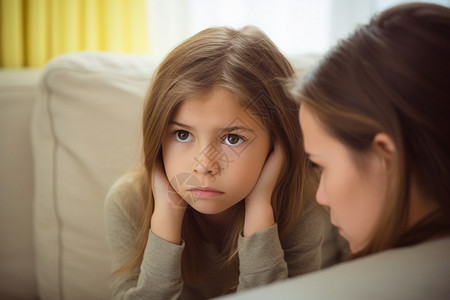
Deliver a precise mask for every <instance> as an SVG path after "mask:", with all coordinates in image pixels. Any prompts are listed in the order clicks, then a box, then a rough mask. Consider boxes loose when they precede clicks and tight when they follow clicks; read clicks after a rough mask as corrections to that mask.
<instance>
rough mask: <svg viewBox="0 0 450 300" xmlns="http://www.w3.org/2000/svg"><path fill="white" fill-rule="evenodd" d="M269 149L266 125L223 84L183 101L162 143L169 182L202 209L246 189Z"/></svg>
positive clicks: (224, 205) (227, 202)
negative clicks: (223, 86)
mask: <svg viewBox="0 0 450 300" xmlns="http://www.w3.org/2000/svg"><path fill="white" fill-rule="evenodd" d="M269 148H270V138H269V133H268V131H267V129H266V128H265V127H264V126H263V125H262V124H261V122H260V121H259V120H258V119H257V117H255V115H252V113H251V112H250V111H249V110H248V109H247V110H246V109H245V108H244V107H242V105H241V104H240V103H239V102H238V100H237V99H236V98H235V97H233V95H232V94H231V93H230V92H228V91H227V90H226V89H224V88H221V87H214V88H213V89H212V90H211V91H209V92H207V93H204V94H200V95H199V96H196V97H192V98H188V99H186V100H185V101H183V102H182V103H181V104H180V106H179V107H178V109H177V111H176V113H175V115H174V117H173V118H172V119H171V121H170V123H169V126H168V129H167V132H166V134H165V137H164V138H163V143H162V153H163V162H164V167H165V170H166V175H167V178H168V179H169V182H170V184H171V185H172V187H173V188H174V190H175V191H176V192H177V193H178V194H179V195H180V196H181V197H182V198H183V199H184V200H185V201H186V202H188V203H189V204H190V205H191V206H192V207H193V208H194V209H195V210H197V211H199V212H201V213H205V214H218V213H221V212H223V211H225V210H227V209H228V208H230V207H231V206H233V205H235V204H236V203H238V202H239V201H241V200H242V199H244V198H245V197H246V196H247V195H248V194H249V193H250V191H251V190H252V189H253V187H254V185H255V184H256V182H257V180H258V177H259V174H260V172H261V170H262V167H263V165H264V162H265V160H266V158H267V155H268V153H269Z"/></svg>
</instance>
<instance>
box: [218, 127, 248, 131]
mask: <svg viewBox="0 0 450 300" xmlns="http://www.w3.org/2000/svg"><path fill="white" fill-rule="evenodd" d="M222 131H223V132H233V131H252V132H253V129H250V128H247V127H243V126H232V127H226V128H224V129H223V130H222Z"/></svg>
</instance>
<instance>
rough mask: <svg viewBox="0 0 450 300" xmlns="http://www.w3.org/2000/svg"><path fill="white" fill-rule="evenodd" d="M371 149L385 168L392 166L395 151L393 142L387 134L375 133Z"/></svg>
mask: <svg viewBox="0 0 450 300" xmlns="http://www.w3.org/2000/svg"><path fill="white" fill-rule="evenodd" d="M373 149H374V151H375V152H376V153H377V154H378V155H379V156H380V158H381V159H382V160H383V161H384V163H385V164H386V167H388V168H389V167H391V166H392V160H393V158H394V156H395V152H396V149H395V143H394V140H392V138H391V137H390V136H389V135H388V134H386V133H384V132H380V133H377V134H376V135H375V137H374V138H373Z"/></svg>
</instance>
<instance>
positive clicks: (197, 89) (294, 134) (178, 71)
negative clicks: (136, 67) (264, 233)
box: [119, 27, 314, 292]
mask: <svg viewBox="0 0 450 300" xmlns="http://www.w3.org/2000/svg"><path fill="white" fill-rule="evenodd" d="M293 73H294V71H293V68H292V66H291V65H290V63H289V62H288V60H287V59H286V58H285V57H284V56H283V55H282V54H281V53H280V51H279V50H278V49H277V48H276V46H275V45H274V44H273V43H272V42H271V41H270V39H269V38H268V37H267V36H266V35H265V34H264V33H262V32H261V31H260V30H259V29H257V28H255V27H245V28H243V29H241V30H234V29H231V28H225V27H219V28H210V29H206V30H204V31H201V32H200V33H198V34H196V35H194V36H192V37H191V38H189V39H187V40H186V41H185V42H183V43H182V44H180V45H179V46H178V47H176V48H175V49H174V50H173V51H172V52H171V53H170V54H169V55H168V56H167V57H166V58H165V60H164V61H163V62H162V63H161V65H160V66H159V68H158V70H157V71H156V73H155V75H154V78H153V80H152V82H151V86H150V89H149V92H148V95H147V100H146V104H145V107H144V113H143V120H142V126H143V157H144V163H143V166H144V168H142V177H143V178H144V179H143V180H142V189H143V193H142V194H143V195H146V196H145V197H146V198H145V201H146V203H145V206H146V209H145V215H144V216H143V218H142V223H141V228H140V230H139V234H138V236H137V239H136V243H135V245H134V246H133V253H132V255H130V259H129V260H128V261H127V262H126V263H125V264H124V265H123V267H122V268H121V269H120V270H119V273H120V272H127V271H130V270H132V269H133V268H135V267H136V266H139V265H140V263H141V262H142V258H143V253H144V250H145V246H146V242H147V239H148V233H149V228H150V220H151V215H152V211H153V198H152V193H151V188H150V187H151V186H152V185H151V176H149V175H148V174H151V171H152V167H153V165H154V162H155V160H156V159H157V158H158V157H159V155H160V152H161V143H162V138H163V134H165V132H166V129H167V127H168V123H169V122H170V120H171V118H172V116H173V114H174V112H175V111H176V109H177V107H178V105H179V104H180V103H181V102H182V101H183V100H185V99H187V98H189V97H191V96H193V95H196V94H198V93H201V92H204V91H207V90H210V89H211V88H212V87H214V86H221V87H224V88H226V89H227V90H228V91H230V92H231V93H232V94H234V95H235V96H236V97H237V98H238V99H239V100H240V101H241V103H242V105H243V107H244V108H245V109H247V110H248V112H249V113H251V114H252V116H255V117H257V118H259V119H260V120H261V121H262V122H263V124H264V125H265V129H266V130H268V131H269V136H270V137H271V138H272V139H273V138H275V137H276V138H277V140H278V141H279V142H280V143H281V145H282V148H283V151H284V157H285V161H284V166H283V168H282V174H281V175H280V176H279V180H278V183H277V185H276V187H275V190H274V192H273V195H272V206H273V210H274V216H275V220H276V222H277V223H278V228H279V232H280V236H284V235H285V234H286V233H287V232H288V231H289V229H290V228H291V226H292V225H293V224H294V223H295V222H296V221H297V220H298V218H299V216H300V214H301V212H302V208H303V207H304V204H305V201H306V200H305V199H312V198H313V189H314V188H313V184H314V182H313V180H312V179H311V178H312V177H310V176H308V175H307V174H305V172H306V169H304V168H303V166H305V164H306V163H307V159H306V156H305V155H304V152H303V150H302V138H301V136H302V135H301V130H300V126H299V123H298V119H297V115H298V105H296V104H295V103H293V102H292V101H290V100H289V98H288V96H287V93H286V91H285V89H284V82H285V81H286V80H287V79H289V78H292V77H293ZM294 166H295V167H294ZM243 209H244V205H243V201H241V202H240V203H239V204H238V205H236V206H235V211H234V214H235V217H236V222H232V223H233V225H232V226H231V228H229V232H228V236H226V237H225V239H226V240H225V242H224V246H223V249H224V261H225V262H227V263H226V264H224V265H226V268H227V270H228V271H227V272H226V273H228V274H231V279H230V280H229V284H228V288H229V289H232V288H233V287H235V286H236V282H237V278H238V265H237V263H238V260H237V255H235V253H236V248H237V239H238V235H239V234H240V232H242V229H243V220H244V210H243ZM196 214H198V212H196V211H195V210H193V209H188V210H186V214H185V218H184V219H183V229H182V236H183V239H184V240H185V242H186V246H185V249H184V252H183V258H182V272H183V279H184V281H185V283H187V284H191V285H195V284H196V283H197V282H199V281H200V279H201V270H200V269H201V268H200V266H201V265H202V264H201V261H200V259H201V254H202V252H201V249H196V248H195V247H196V245H198V244H199V243H196V241H198V239H199V237H198V234H197V233H196V230H195V229H196V228H195V226H197V225H196V222H195V220H196V219H195V215H196ZM224 292H226V291H224Z"/></svg>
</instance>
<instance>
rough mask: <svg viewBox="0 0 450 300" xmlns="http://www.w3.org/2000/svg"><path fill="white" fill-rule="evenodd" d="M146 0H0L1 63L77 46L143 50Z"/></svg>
mask: <svg viewBox="0 0 450 300" xmlns="http://www.w3.org/2000/svg"><path fill="white" fill-rule="evenodd" d="M146 18H147V16H146V0H0V67H6V68H19V67H41V66H43V65H44V64H45V63H46V62H47V61H48V60H49V59H50V58H52V57H55V56H57V55H60V54H62V53H66V52H73V51H81V50H98V51H112V52H122V53H136V54H147V53H148V51H149V38H148V29H147V19H146Z"/></svg>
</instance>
